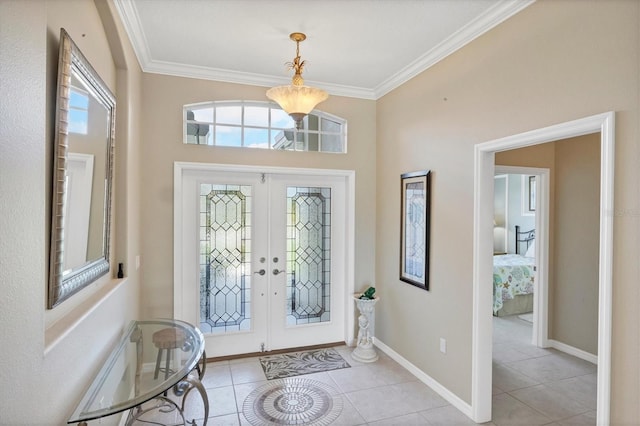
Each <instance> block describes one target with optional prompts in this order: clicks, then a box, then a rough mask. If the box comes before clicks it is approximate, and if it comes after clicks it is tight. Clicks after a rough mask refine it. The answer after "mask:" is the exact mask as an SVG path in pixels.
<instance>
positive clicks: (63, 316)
mask: <svg viewBox="0 0 640 426" xmlns="http://www.w3.org/2000/svg"><path fill="white" fill-rule="evenodd" d="M100 3H102V7H103V8H106V9H103V12H104V11H111V10H112V7H113V5H112V4H111V3H110V1H107V2H104V1H100ZM109 13H110V12H109ZM104 18H105V14H104V13H98V10H97V9H96V6H95V5H94V3H93V2H92V1H90V0H75V1H74V0H68V1H64V0H52V1H45V0H32V1H18V0H2V1H0V56H1V57H2V64H3V65H2V67H0V81H1V83H0V84H1V86H2V97H1V101H0V117H2V118H1V119H0V139H1V140H2V141H3V143H2V144H0V162H1V165H0V175H1V179H0V194H1V198H2V201H3V202H2V203H1V204H0V229H2V238H1V239H0V282H2V287H3V297H2V298H0V322H1V323H2V330H3V331H2V345H0V360H1V361H0V377H2V384H3V386H2V387H1V388H0V401H2V402H1V403H0V406H1V407H2V409H1V411H2V414H1V415H0V423H2V424H16V425H17V424H42V425H45V424H46V425H49V424H51V425H54V424H55V425H60V424H64V423H66V421H67V419H68V417H69V415H70V414H71V412H72V410H73V409H74V408H75V405H76V404H77V403H78V401H79V399H80V397H81V396H82V394H83V392H84V389H86V387H87V386H88V385H89V382H90V380H91V379H92V378H93V375H94V374H95V373H96V371H97V369H98V368H99V367H100V364H101V363H102V361H103V359H104V357H105V356H106V355H107V353H108V351H109V350H110V348H111V347H112V345H113V344H114V342H115V341H116V340H117V339H118V337H119V335H120V333H121V331H122V329H123V327H124V326H125V325H126V323H127V322H128V320H129V319H130V318H133V317H137V316H138V304H139V298H138V292H137V288H138V284H137V283H138V277H137V276H135V275H132V276H131V277H130V278H129V279H128V280H127V281H126V282H125V283H123V284H121V285H119V286H117V285H115V283H114V281H113V280H111V279H110V277H104V278H103V279H101V280H100V281H98V282H96V283H95V284H92V285H90V286H89V287H88V288H87V289H85V290H83V291H81V292H80V293H78V294H77V295H75V296H74V297H72V298H71V299H69V300H68V301H65V302H64V303H62V304H61V305H60V306H58V307H56V308H55V309H53V310H50V311H46V309H45V301H46V288H47V279H48V263H49V262H48V253H49V228H50V225H49V223H50V208H49V203H50V200H51V196H50V192H51V178H50V173H51V162H52V153H53V148H52V147H53V135H54V116H55V82H56V73H57V60H58V44H59V32H60V27H64V28H65V29H66V30H67V31H68V32H69V34H70V35H71V37H72V38H73V39H74V41H75V42H76V44H78V46H79V48H80V50H81V51H82V52H83V53H84V54H85V55H86V57H87V59H88V60H89V62H91V63H92V65H93V66H94V67H95V68H96V70H97V71H98V73H99V74H100V75H101V76H103V78H104V80H105V81H106V82H107V84H108V85H109V86H110V88H111V89H112V90H113V91H114V92H116V94H117V96H118V95H119V96H118V108H120V105H124V104H129V107H131V108H137V107H136V106H135V102H134V100H135V98H136V97H137V98H138V99H139V96H137V95H135V93H132V94H129V93H127V94H126V95H124V96H123V94H122V92H121V91H120V90H119V88H120V84H121V81H120V78H117V77H116V73H118V75H119V72H120V70H119V69H118V71H116V70H117V68H116V66H115V65H114V59H115V58H114V57H113V56H112V52H111V49H112V48H111V45H112V44H114V43H115V44H117V43H119V39H118V36H117V35H116V34H109V35H107V34H105V31H104V30H103V24H102V20H103V19H104ZM121 30H122V29H121V28H119V31H121ZM114 38H115V40H114ZM119 52H120V54H121V57H120V59H123V58H126V62H127V64H129V65H130V66H131V68H130V69H127V70H126V71H123V74H124V75H125V76H126V78H129V79H135V76H136V75H139V74H140V70H139V68H138V66H137V63H136V60H135V56H133V51H132V50H131V47H130V46H129V45H125V46H120V49H119ZM5 65H7V66H5ZM126 78H125V79H124V80H126ZM133 92H135V90H134V91H133ZM124 110H126V108H125V109H124ZM118 114H119V113H118ZM132 115H133V116H135V114H132ZM116 121H117V122H118V123H119V124H120V125H121V126H122V127H123V128H128V129H129V131H128V133H129V134H128V136H131V135H135V134H136V133H137V132H138V130H136V125H135V124H133V123H131V122H130V121H129V117H127V116H121V115H118V117H117V120H116ZM119 134H120V133H119ZM129 140H131V139H129ZM116 144H117V147H118V148H117V150H118V153H117V154H116V162H120V161H121V156H122V153H123V151H125V150H127V149H128V148H124V147H125V146H127V144H128V141H127V139H126V137H125V138H124V140H123V139H119V140H118V141H117V142H116ZM133 151H135V149H134V150H133ZM121 166H122V165H121V164H118V167H121ZM134 176H135V173H134ZM116 179H117V181H120V182H122V173H121V170H119V172H117V173H116ZM123 188H124V189H126V190H127V191H129V189H130V188H129V187H128V185H127V184H124V186H121V187H119V188H118V189H116V191H115V193H114V198H115V201H114V204H115V207H116V210H117V212H116V213H115V217H114V234H118V235H119V236H120V239H123V240H126V241H130V242H129V243H128V244H129V247H128V248H129V249H132V248H136V245H137V246H139V236H138V235H137V234H136V232H137V230H133V231H131V232H129V231H127V230H126V228H123V227H122V226H121V224H122V223H126V219H128V218H127V216H128V215H129V214H131V213H132V212H134V211H135V206H133V205H131V204H130V203H129V200H128V199H127V197H126V196H125V191H123ZM133 188H135V185H133ZM136 249H137V248H136ZM112 253H113V256H112V257H113V259H114V260H115V259H118V258H120V257H121V256H126V254H127V248H126V247H125V248H122V247H116V248H115V249H114V250H113V252H112ZM109 290H111V292H110V293H109V294H108V295H105V293H107V292H109ZM82 315H85V317H84V319H83V320H81V321H78V318H79V317H81V316H82ZM56 339H58V340H57V343H56V344H53V342H54V341H55V340H56Z"/></svg>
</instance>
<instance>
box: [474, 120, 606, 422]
mask: <svg viewBox="0 0 640 426" xmlns="http://www.w3.org/2000/svg"><path fill="white" fill-rule="evenodd" d="M614 121H615V114H614V113H613V112H608V113H604V114H599V115H595V116H590V117H586V118H583V119H578V120H574V121H571V122H566V123H561V124H557V125H554V126H550V127H546V128H542V129H538V130H533V131H530V132H526V133H521V134H517V135H513V136H509V137H505V138H501V139H497V140H493V141H489V142H486V143H482V144H479V145H476V147H475V188H474V194H475V197H474V256H473V263H474V271H473V294H474V297H473V330H472V335H473V342H472V395H471V399H472V413H473V420H474V421H476V422H486V421H489V420H491V401H492V389H491V383H492V378H491V375H492V350H491V342H492V334H493V331H492V315H491V312H490V311H489V310H487V309H486V306H488V305H489V304H490V301H491V298H492V294H491V288H490V287H489V286H486V285H485V281H486V277H487V276H492V268H493V265H492V263H493V262H492V259H491V258H492V247H491V246H492V241H493V238H492V223H493V205H492V204H493V203H491V202H487V200H492V199H493V179H494V171H495V153H496V152H501V151H507V150H510V149H514V148H523V147H527V146H532V145H538V144H542V143H546V142H552V141H556V140H561V139H567V138H571V137H577V136H582V135H587V134H592V133H598V132H599V133H600V194H599V199H600V204H599V251H598V253H599V255H598V256H599V270H598V343H597V353H598V371H597V422H598V424H606V423H608V421H609V417H610V386H611V383H610V376H611V316H612V312H611V311H612V262H613V217H612V215H611V211H612V209H613V176H614V173H613V172H614V164H613V161H614V156H613V152H614V140H615V133H614Z"/></svg>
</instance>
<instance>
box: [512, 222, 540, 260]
mask: <svg viewBox="0 0 640 426" xmlns="http://www.w3.org/2000/svg"><path fill="white" fill-rule="evenodd" d="M535 238H536V230H535V228H534V229H532V230H530V231H520V226H519V225H516V254H520V244H522V243H526V244H527V247H526V248H525V250H524V252H525V253H526V252H527V249H528V248H529V246H530V245H531V243H532V242H533V240H535Z"/></svg>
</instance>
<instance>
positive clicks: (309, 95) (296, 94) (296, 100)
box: [267, 85, 329, 121]
mask: <svg viewBox="0 0 640 426" xmlns="http://www.w3.org/2000/svg"><path fill="white" fill-rule="evenodd" d="M267 97H268V98H269V99H271V100H273V101H275V102H277V103H278V105H280V108H282V109H283V110H284V111H285V112H286V113H287V114H289V115H290V116H291V117H293V119H294V120H296V121H300V120H302V118H303V117H304V116H305V115H307V114H309V113H310V112H311V110H313V108H315V107H316V105H318V104H319V103H320V102H322V101H324V100H326V99H327V98H328V97H329V95H328V94H327V92H325V91H324V90H322V89H316V88H315V87H309V86H293V85H289V86H277V87H273V88H271V89H269V90H267Z"/></svg>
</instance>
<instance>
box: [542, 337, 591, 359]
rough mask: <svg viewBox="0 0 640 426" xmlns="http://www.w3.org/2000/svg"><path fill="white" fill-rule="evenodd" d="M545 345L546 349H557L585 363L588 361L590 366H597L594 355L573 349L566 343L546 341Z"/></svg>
mask: <svg viewBox="0 0 640 426" xmlns="http://www.w3.org/2000/svg"><path fill="white" fill-rule="evenodd" d="M547 345H548V347H550V348H554V349H557V350H559V351H560V352H564V353H566V354H569V355H573V356H575V357H576V358H580V359H583V360H585V361H589V362H590V363H592V364H595V365H598V356H597V355H594V354H590V353H589V352H586V351H583V350H582V349H578V348H575V347H573V346H570V345H567V344H566V343H562V342H558V341H557V340H553V339H548V340H547Z"/></svg>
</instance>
